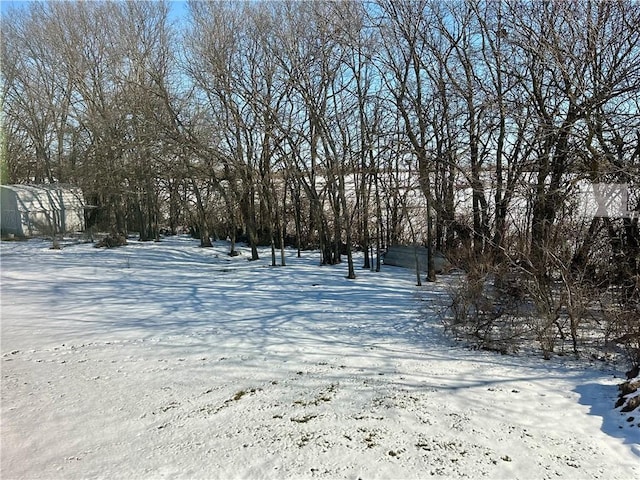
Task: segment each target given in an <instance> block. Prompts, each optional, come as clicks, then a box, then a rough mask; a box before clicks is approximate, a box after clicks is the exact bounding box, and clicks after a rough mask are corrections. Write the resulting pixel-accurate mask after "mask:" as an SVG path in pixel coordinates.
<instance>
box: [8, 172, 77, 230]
mask: <svg viewBox="0 0 640 480" xmlns="http://www.w3.org/2000/svg"><path fill="white" fill-rule="evenodd" d="M0 208H1V211H0V213H1V217H0V218H1V227H0V231H1V233H2V235H15V236H18V237H32V236H38V235H53V234H60V233H68V232H78V231H82V230H84V210H85V205H84V198H83V196H82V191H81V190H80V189H78V188H71V187H63V186H60V185H0Z"/></svg>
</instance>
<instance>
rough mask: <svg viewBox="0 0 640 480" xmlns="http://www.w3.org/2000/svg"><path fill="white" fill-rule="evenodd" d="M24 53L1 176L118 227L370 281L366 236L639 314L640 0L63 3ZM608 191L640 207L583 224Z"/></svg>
mask: <svg viewBox="0 0 640 480" xmlns="http://www.w3.org/2000/svg"><path fill="white" fill-rule="evenodd" d="M178 9H181V10H179V11H178ZM1 45H2V52H1V55H2V77H1V78H2V90H1V92H0V94H1V102H2V112H3V117H2V131H1V133H2V138H1V140H2V141H1V143H0V145H1V148H0V151H1V152H2V170H1V172H2V181H3V182H5V183H56V182H58V183H70V184H74V185H77V186H79V187H81V188H82V190H83V192H84V195H85V198H87V199H89V200H90V203H92V204H93V205H95V206H96V209H95V211H94V214H93V215H92V218H91V219H90V221H91V222H92V223H93V224H95V225H96V228H100V229H103V230H110V231H113V232H123V233H126V232H137V233H138V234H139V236H140V239H141V240H148V239H157V238H158V235H159V229H160V228H161V227H165V228H168V229H170V230H171V231H174V232H175V231H176V230H177V229H178V228H179V227H180V226H189V227H190V228H191V231H192V233H194V234H195V235H198V236H199V237H200V239H201V244H202V246H208V245H211V239H212V238H218V237H223V238H226V237H229V238H231V239H232V240H233V242H232V247H231V252H230V253H232V254H233V253H234V244H235V241H236V239H244V240H246V241H247V242H248V243H249V244H250V245H251V247H252V257H253V258H254V259H255V258H257V256H258V250H257V246H258V245H261V244H267V245H268V244H270V245H271V246H272V263H273V264H274V265H275V264H276V263H277V258H276V250H277V248H284V246H285V245H286V244H292V245H296V246H297V247H298V248H306V247H316V248H318V249H319V250H320V251H321V252H322V253H321V255H322V256H321V262H322V263H325V264H335V263H339V262H341V261H342V256H343V255H346V256H347V260H348V276H349V277H350V278H355V277H356V269H355V268H354V265H353V256H352V249H353V248H361V249H363V250H364V251H365V252H366V255H365V265H364V266H365V267H367V268H369V267H370V265H371V263H370V262H372V261H373V258H371V257H370V255H369V252H370V251H372V250H373V247H374V246H375V249H376V251H380V250H381V249H383V248H385V247H386V246H388V245H389V244H393V243H402V242H404V243H413V244H424V245H427V246H429V247H430V248H429V251H430V252H433V251H435V250H436V249H437V250H441V251H444V252H445V253H446V254H447V255H448V256H449V257H450V258H451V259H452V260H454V262H455V263H457V264H458V265H461V266H463V267H464V268H466V269H467V270H469V271H476V272H479V275H483V274H486V272H487V271H488V270H491V271H497V270H499V271H501V272H504V271H509V270H514V269H515V270H517V271H519V272H520V273H521V274H522V275H524V276H525V277H527V278H529V279H531V282H533V283H532V284H535V285H537V287H536V288H537V289H538V290H537V291H539V292H541V291H543V290H544V291H547V290H548V289H552V290H553V289H554V288H555V287H554V285H556V284H557V282H558V281H559V279H563V281H564V282H565V283H566V284H567V285H569V284H571V285H574V284H577V285H586V284H589V285H590V288H594V289H599V290H598V291H605V290H607V289H608V288H609V287H610V286H611V285H614V284H615V285H617V286H618V287H619V289H618V292H619V295H621V296H620V300H619V301H620V302H621V304H624V305H626V307H625V308H627V310H628V311H630V312H632V313H633V315H635V314H637V309H638V306H637V304H638V302H639V300H638V297H639V293H638V291H639V283H640V280H639V278H640V234H639V227H638V216H639V213H640V206H639V205H640V199H639V194H638V184H639V183H640V95H639V92H640V9H638V6H637V3H636V2H634V1H632V0H613V1H596V0H587V1H582V2H566V1H562V0H551V1H546V2H525V1H520V0H518V1H516V0H505V1H502V2H494V1H489V0H483V1H475V0H446V1H441V0H437V1H435V0H415V1H391V0H375V1H366V2H364V1H339V2H334V1H316V2H296V1H276V2H272V1H265V2H235V1H220V2H201V1H189V2H188V4H186V6H181V7H178V6H177V5H173V4H171V3H170V2H165V1H154V2H146V1H124V2H112V1H105V2H58V1H55V2H54V1H44V2H36V3H29V4H25V5H23V6H21V7H19V8H9V9H7V10H5V11H3V13H2V42H1ZM593 184H618V185H624V187H625V188H626V191H627V192H628V202H627V205H626V210H624V212H622V214H619V215H617V216H616V215H614V216H593V215H591V216H580V215H579V214H578V213H577V207H578V204H579V203H580V202H579V199H581V198H582V199H584V198H585V195H584V186H585V185H593ZM580 189H582V190H580ZM581 192H582V196H580V195H581ZM281 262H282V263H284V255H282V256H281ZM378 266H379V265H378ZM433 268H434V267H433V263H432V262H430V265H429V268H428V275H427V277H428V279H430V280H434V279H435V272H434V270H433ZM496 269H497V270H496ZM545 289H547V290H545ZM551 303H553V302H551ZM549 305H551V304H550V303H549ZM549 308H551V307H550V306H549ZM634 309H635V310H634Z"/></svg>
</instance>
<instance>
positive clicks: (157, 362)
mask: <svg viewBox="0 0 640 480" xmlns="http://www.w3.org/2000/svg"><path fill="white" fill-rule="evenodd" d="M197 245H198V242H197V241H194V240H191V239H189V238H187V237H176V238H168V239H164V240H163V241H162V242H160V243H145V244H142V243H138V242H135V241H134V242H131V243H130V244H129V245H128V246H126V247H122V248H117V249H112V250H105V249H96V248H93V246H92V245H90V244H75V245H72V244H67V245H66V246H65V248H63V249H62V250H50V249H49V246H50V244H49V243H48V242H45V241H42V240H30V241H28V242H3V243H2V244H1V250H0V252H1V257H0V260H1V264H0V265H1V267H0V270H1V278H0V281H1V284H0V285H1V300H2V310H1V314H2V326H1V357H0V367H1V380H2V392H1V393H2V398H1V399H2V403H1V452H0V453H1V457H0V461H1V464H0V465H1V470H0V477H1V478H2V479H3V480H4V479H16V478H47V479H51V478H64V479H74V478H136V479H138V478H142V479H145V478H167V477H169V478H189V479H191V478H194V479H196V478H197V479H200V478H202V479H218V478H219V479H227V478H229V479H231V478H242V479H259V478H274V479H283V478H294V479H297V478H326V479H332V478H337V479H341V478H346V479H354V480H355V479H357V478H361V479H372V478H384V479H411V478H416V479H417V478H420V479H423V478H427V477H430V476H435V477H437V476H439V477H444V478H460V477H467V478H483V477H484V478H519V479H543V478H556V477H562V478H571V479H573V478H602V479H610V478H618V479H631V478H640V428H639V425H640V418H637V417H638V416H636V418H635V419H634V420H632V421H630V422H628V421H627V418H628V417H626V416H621V415H620V414H619V413H618V412H617V411H615V410H614V409H613V404H614V402H615V400H616V395H617V385H618V384H619V383H620V382H621V381H622V378H621V377H622V376H623V373H622V372H620V371H613V370H608V369H607V368H608V367H605V366H595V365H594V366H585V365H580V364H578V363H575V362H572V361H570V360H567V359H564V360H560V359H552V360H551V361H544V360H542V359H539V358H526V357H514V356H500V355H498V354H493V353H489V352H478V351H471V350H468V349H465V348H464V347H463V346H462V345H459V344H455V343H453V342H451V341H449V340H447V339H446V338H445V337H444V336H443V335H442V333H441V331H440V327H439V322H438V314H439V312H440V311H441V308H442V305H444V304H445V303H446V296H447V291H448V279H447V277H446V276H441V277H440V280H439V282H438V283H437V284H427V285H425V286H424V287H421V288H420V289H417V288H416V287H415V286H414V282H415V278H414V276H413V273H412V272H411V271H408V270H403V269H400V268H397V267H386V266H385V267H383V271H382V272H380V273H375V272H369V271H359V272H357V273H358V279H357V280H355V281H350V280H347V279H346V278H344V277H345V275H346V266H345V265H340V266H335V267H333V266H332V267H327V266H324V267H321V266H318V260H319V256H318V254H317V253H305V254H304V256H303V258H301V259H298V258H296V257H295V252H293V251H292V252H290V253H289V256H288V258H287V264H288V265H287V266H286V267H277V268H272V267H269V266H268V263H269V256H268V255H267V252H266V251H265V252H263V253H264V254H263V260H260V261H258V262H248V261H247V260H246V258H247V256H248V255H247V252H246V250H244V255H243V256H241V257H236V258H230V257H228V256H226V251H227V248H228V247H227V245H226V244H224V243H218V244H216V246H215V247H214V248H213V249H201V248H198V247H197ZM241 251H243V249H241ZM621 368H622V367H621ZM630 418H632V417H630Z"/></svg>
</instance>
